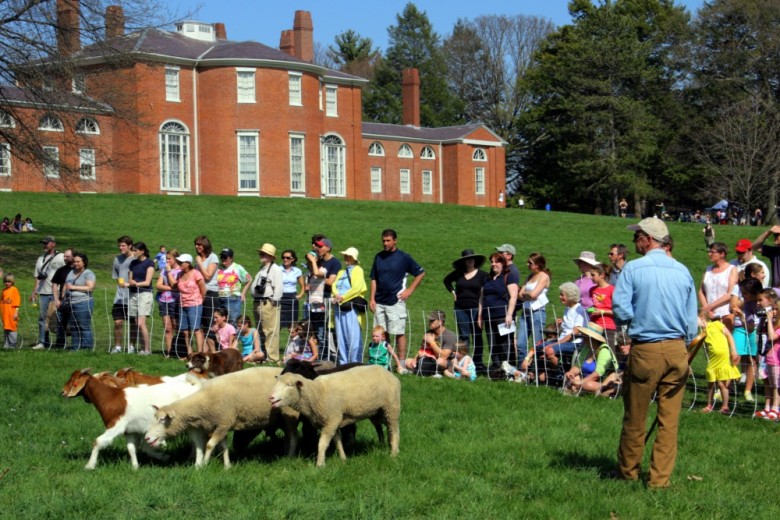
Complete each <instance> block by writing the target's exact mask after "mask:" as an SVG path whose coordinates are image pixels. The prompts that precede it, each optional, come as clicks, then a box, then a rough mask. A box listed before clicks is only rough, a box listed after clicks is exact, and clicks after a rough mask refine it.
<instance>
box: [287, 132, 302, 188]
mask: <svg viewBox="0 0 780 520" xmlns="http://www.w3.org/2000/svg"><path fill="white" fill-rule="evenodd" d="M293 139H300V140H301V180H300V184H301V186H300V188H298V189H295V188H294V187H293V154H292V144H293ZM289 143H290V193H297V194H300V193H306V136H305V135H304V134H298V133H290V139H289Z"/></svg>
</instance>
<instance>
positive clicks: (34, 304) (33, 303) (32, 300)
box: [30, 293, 38, 307]
mask: <svg viewBox="0 0 780 520" xmlns="http://www.w3.org/2000/svg"><path fill="white" fill-rule="evenodd" d="M30 305H31V306H32V307H37V306H38V300H37V299H36V298H35V293H32V294H31V295H30Z"/></svg>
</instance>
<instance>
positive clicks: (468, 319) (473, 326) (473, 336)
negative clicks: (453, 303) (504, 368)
mask: <svg viewBox="0 0 780 520" xmlns="http://www.w3.org/2000/svg"><path fill="white" fill-rule="evenodd" d="M478 314H479V309H478V308H477V309H455V319H456V320H457V323H458V339H460V340H461V341H465V342H466V343H468V345H469V347H472V350H471V358H472V359H473V360H474V364H475V365H476V367H477V368H484V367H485V362H484V359H483V356H484V354H483V346H484V342H483V339H482V329H481V328H480V327H478V326H477V315H478Z"/></svg>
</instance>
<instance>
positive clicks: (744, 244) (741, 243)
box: [734, 238, 753, 253]
mask: <svg viewBox="0 0 780 520" xmlns="http://www.w3.org/2000/svg"><path fill="white" fill-rule="evenodd" d="M734 249H735V251H736V252H737V253H744V252H746V251H750V250H751V249H753V242H751V241H750V240H748V239H747V238H740V239H739V240H738V241H737V247H735V248H734Z"/></svg>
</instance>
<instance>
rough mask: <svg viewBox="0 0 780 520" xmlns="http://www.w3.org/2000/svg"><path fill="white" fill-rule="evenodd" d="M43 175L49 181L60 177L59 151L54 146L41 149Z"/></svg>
mask: <svg viewBox="0 0 780 520" xmlns="http://www.w3.org/2000/svg"><path fill="white" fill-rule="evenodd" d="M43 174H44V175H45V176H46V177H48V178H50V179H57V178H59V176H60V149H59V148H57V147H56V146H44V147H43Z"/></svg>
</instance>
